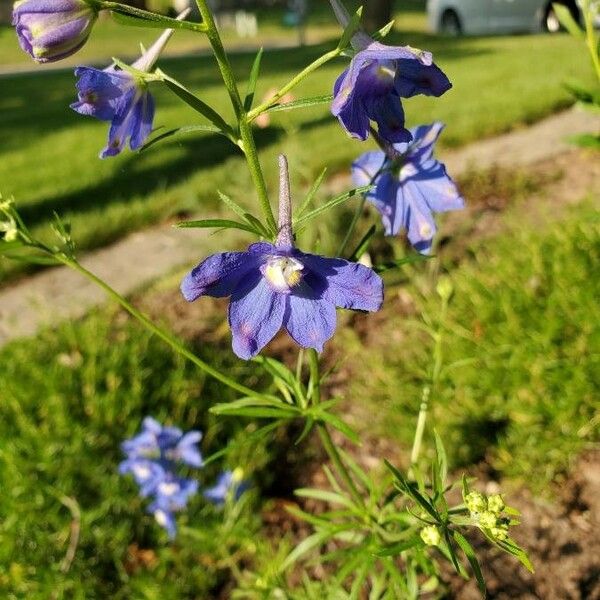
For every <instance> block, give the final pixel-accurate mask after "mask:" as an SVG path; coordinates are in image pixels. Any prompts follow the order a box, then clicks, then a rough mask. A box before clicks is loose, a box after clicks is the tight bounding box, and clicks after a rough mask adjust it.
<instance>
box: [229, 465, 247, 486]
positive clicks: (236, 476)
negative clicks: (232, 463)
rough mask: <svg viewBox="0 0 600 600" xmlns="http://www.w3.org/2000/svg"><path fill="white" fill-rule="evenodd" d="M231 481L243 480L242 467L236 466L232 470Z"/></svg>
mask: <svg viewBox="0 0 600 600" xmlns="http://www.w3.org/2000/svg"><path fill="white" fill-rule="evenodd" d="M231 481H232V482H233V483H239V482H240V481H244V469H242V468H241V467H237V468H235V469H234V470H233V473H232V474H231Z"/></svg>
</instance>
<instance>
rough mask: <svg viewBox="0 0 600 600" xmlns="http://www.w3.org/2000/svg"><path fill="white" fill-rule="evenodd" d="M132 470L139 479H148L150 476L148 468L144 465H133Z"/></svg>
mask: <svg viewBox="0 0 600 600" xmlns="http://www.w3.org/2000/svg"><path fill="white" fill-rule="evenodd" d="M133 472H134V473H135V475H137V477H139V478H140V479H148V477H150V469H149V468H148V467H147V466H145V465H135V466H134V467H133Z"/></svg>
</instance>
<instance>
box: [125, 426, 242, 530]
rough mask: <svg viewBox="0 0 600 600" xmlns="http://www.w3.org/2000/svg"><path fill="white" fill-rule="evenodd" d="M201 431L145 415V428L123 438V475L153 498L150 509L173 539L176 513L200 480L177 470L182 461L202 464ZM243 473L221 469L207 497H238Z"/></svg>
mask: <svg viewBox="0 0 600 600" xmlns="http://www.w3.org/2000/svg"><path fill="white" fill-rule="evenodd" d="M201 439H202V434H201V433H200V432H199V431H188V432H187V433H183V432H182V431H181V429H178V428H177V427H164V426H163V425H161V424H160V423H159V422H158V421H156V420H155V419H153V418H152V417H146V418H145V419H144V421H143V423H142V431H141V432H140V433H139V434H137V435H136V436H134V437H132V438H131V439H129V440H125V442H123V444H122V446H121V448H122V449H123V452H124V453H125V455H126V458H125V460H124V461H122V462H121V464H120V465H119V472H120V473H121V474H123V475H125V474H131V475H133V478H134V479H135V481H136V483H137V484H138V486H139V488H140V495H141V496H142V497H143V498H151V499H152V502H151V503H150V505H149V506H148V512H149V513H150V514H152V515H154V518H155V519H156V521H157V523H158V524H159V525H160V526H161V527H164V528H165V529H166V530H167V533H168V534H169V537H170V538H171V539H172V538H174V537H175V534H176V533H177V527H176V523H175V513H177V512H179V511H181V510H183V509H184V508H185V507H186V505H187V503H188V501H189V499H190V498H191V497H192V496H194V495H195V494H196V493H197V492H198V489H199V485H198V482H197V481H196V480H194V479H186V478H184V477H180V476H179V475H178V474H177V467H178V466H179V465H186V466H188V467H194V468H197V469H198V468H200V467H202V466H203V460H202V455H201V453H200V450H199V448H198V443H199V442H200V440H201ZM246 487H247V486H246V484H244V483H243V482H241V477H239V475H238V474H235V473H232V472H231V471H225V472H224V473H222V474H221V475H220V476H219V478H218V481H217V484H216V485H215V486H214V487H212V488H208V489H206V490H204V492H203V495H204V497H205V498H206V499H207V500H209V501H210V502H212V503H214V504H216V505H222V504H224V502H225V500H226V499H227V497H228V495H230V494H232V495H233V496H234V497H235V498H236V499H237V498H239V496H240V495H241V493H242V492H243V491H244V490H245V489H246Z"/></svg>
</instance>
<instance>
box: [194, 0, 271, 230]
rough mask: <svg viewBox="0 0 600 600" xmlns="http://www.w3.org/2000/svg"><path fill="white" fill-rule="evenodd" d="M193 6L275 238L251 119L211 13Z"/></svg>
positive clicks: (203, 0)
mask: <svg viewBox="0 0 600 600" xmlns="http://www.w3.org/2000/svg"><path fill="white" fill-rule="evenodd" d="M196 4H197V5H198V9H199V10H200V15H201V17H202V21H203V22H204V24H205V25H206V35H207V37H208V41H209V42H210V45H211V47H212V49H213V52H214V53H215V58H216V59H217V64H218V65H219V70H220V71H221V77H222V78H223V83H224V84H225V87H226V88H227V93H228V94H229V98H230V99H231V104H232V105H233V110H234V112H235V116H236V119H237V121H238V125H239V129H240V137H241V140H240V141H241V144H238V145H239V146H240V148H241V149H242V151H243V152H244V155H245V156H246V162H247V163H248V169H249V170H250V175H251V177H252V182H253V183H254V186H255V187H256V191H257V193H258V200H259V202H260V206H261V209H262V211H263V214H264V217H265V219H266V221H267V224H268V227H269V229H270V230H271V232H272V233H273V235H276V234H277V224H276V223H275V217H274V216H273V209H272V208H271V203H270V202H269V194H268V192H267V184H266V182H265V178H264V175H263V172H262V168H261V166H260V161H259V160H258V150H257V149H256V142H255V141H254V133H253V131H252V126H251V124H250V120H249V119H248V118H247V116H246V112H245V111H244V104H243V102H242V99H241V96H240V92H239V90H238V87H237V84H236V81H235V76H234V74H233V69H232V68H231V63H230V62H229V58H228V57H227V53H226V52H225V48H224V47H223V42H222V41H221V36H220V34H219V30H218V29H217V26H216V24H215V20H214V18H213V15H212V12H211V10H210V8H209V7H208V4H207V2H206V0H196Z"/></svg>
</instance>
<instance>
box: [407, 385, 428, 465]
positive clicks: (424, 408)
mask: <svg viewBox="0 0 600 600" xmlns="http://www.w3.org/2000/svg"><path fill="white" fill-rule="evenodd" d="M430 396H431V388H430V387H429V386H428V385H426V386H425V387H424V388H423V395H422V396H421V407H420V409H419V417H418V418H417V429H416V430H415V439H414V441H413V447H412V452H411V453H410V464H411V466H413V465H416V464H417V462H418V460H419V454H420V453H421V445H422V444H423V434H424V433H425V424H426V423H427V412H428V411H429V398H430Z"/></svg>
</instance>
